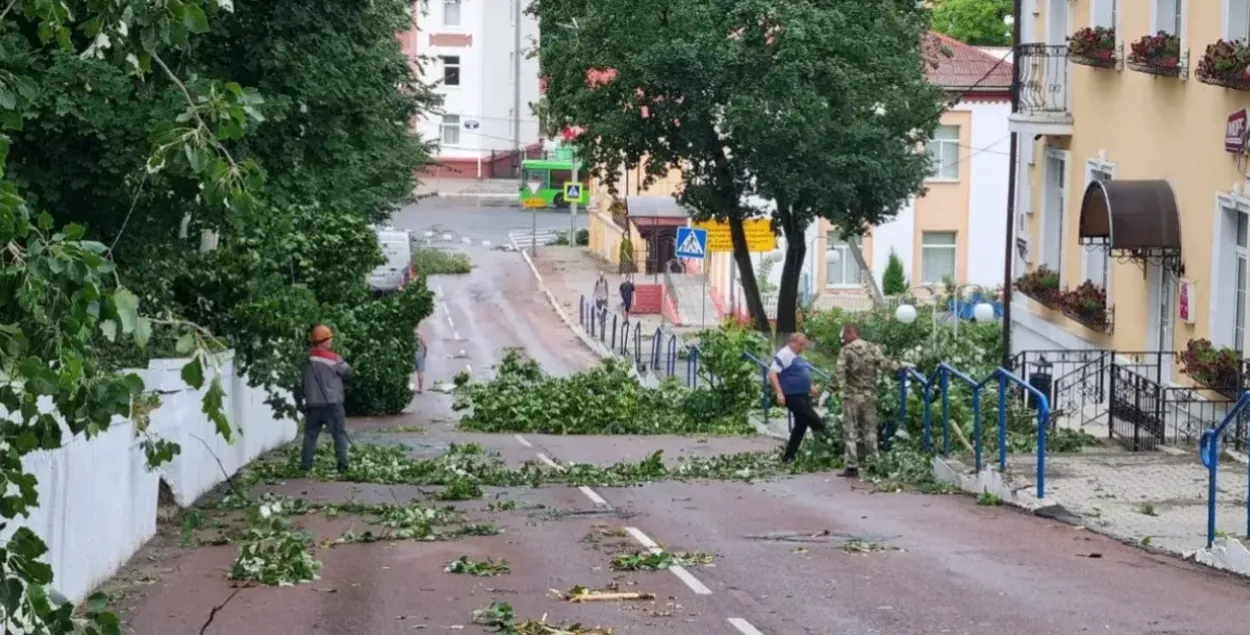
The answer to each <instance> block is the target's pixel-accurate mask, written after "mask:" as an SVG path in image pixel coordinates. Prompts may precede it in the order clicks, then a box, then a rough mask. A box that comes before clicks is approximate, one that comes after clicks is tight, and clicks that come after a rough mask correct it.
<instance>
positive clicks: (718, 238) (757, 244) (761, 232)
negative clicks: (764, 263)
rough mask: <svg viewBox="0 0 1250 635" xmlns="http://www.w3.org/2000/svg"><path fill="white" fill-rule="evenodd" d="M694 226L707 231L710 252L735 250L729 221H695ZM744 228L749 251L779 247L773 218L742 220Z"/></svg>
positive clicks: (761, 250) (767, 250) (765, 250)
mask: <svg viewBox="0 0 1250 635" xmlns="http://www.w3.org/2000/svg"><path fill="white" fill-rule="evenodd" d="M694 226H695V227H697V228H699V229H703V230H706V231H707V251H708V252H709V253H716V252H731V251H733V250H734V245H733V239H732V238H730V237H729V223H726V222H724V221H713V222H704V223H695V225H694ZM742 229H743V230H744V231H745V232H746V235H747V251H751V252H769V251H773V250H775V249H776V248H777V235H776V234H774V233H773V227H772V221H771V220H769V219H767V218H751V219H747V220H745V221H742Z"/></svg>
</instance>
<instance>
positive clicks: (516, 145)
mask: <svg viewBox="0 0 1250 635" xmlns="http://www.w3.org/2000/svg"><path fill="white" fill-rule="evenodd" d="M521 2H522V0H512V160H513V161H514V162H515V163H514V165H516V166H517V167H518V168H519V167H520V165H521ZM514 178H515V177H514Z"/></svg>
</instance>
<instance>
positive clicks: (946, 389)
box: [898, 363, 1050, 498]
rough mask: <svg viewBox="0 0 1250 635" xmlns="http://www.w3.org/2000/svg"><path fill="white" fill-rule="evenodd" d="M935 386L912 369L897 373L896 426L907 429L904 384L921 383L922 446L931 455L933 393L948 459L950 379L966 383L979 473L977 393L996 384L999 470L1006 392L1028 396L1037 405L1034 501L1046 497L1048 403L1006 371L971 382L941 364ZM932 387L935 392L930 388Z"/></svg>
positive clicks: (1003, 465) (1002, 463) (1004, 453)
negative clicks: (938, 400) (1012, 390)
mask: <svg viewBox="0 0 1250 635" xmlns="http://www.w3.org/2000/svg"><path fill="white" fill-rule="evenodd" d="M936 372H937V378H936V379H937V381H936V383H935V382H934V381H933V380H931V379H929V378H927V377H925V376H924V375H922V374H920V373H919V372H917V371H916V370H915V369H912V368H904V369H902V370H900V371H899V375H898V377H899V383H900V387H899V420H898V421H899V425H903V426H906V425H907V383H908V381H909V380H910V379H915V380H917V381H919V382H921V383H922V385H923V386H924V389H923V390H922V392H921V395H922V397H921V402H922V403H923V404H924V408H925V414H924V444H925V449H926V450H929V451H933V435H932V415H931V410H932V403H933V397H934V393H935V392H937V393H939V394H940V395H941V398H942V440H943V448H942V453H943V455H944V456H949V455H950V425H951V421H950V378H951V377H955V378H956V379H959V380H960V381H962V382H964V383H966V384H967V385H968V386H969V387H970V388H971V389H972V394H973V399H972V416H973V425H974V427H975V429H976V430H975V436H976V446H975V449H974V454H975V455H976V459H975V461H976V468H977V471H978V472H979V471H980V470H981V463H982V462H981V449H982V438H981V437H982V435H981V426H980V419H981V399H980V392H981V390H982V389H984V388H985V387H986V386H987V385H989V384H990V382H993V381H995V380H997V381H998V467H999V469H1000V470H1004V469H1006V468H1007V402H1008V400H1009V399H1010V398H1011V395H1010V393H1009V391H1008V389H1009V388H1010V387H1011V386H1012V385H1013V384H1014V385H1015V386H1016V387H1017V388H1019V389H1021V390H1024V391H1026V392H1028V393H1029V394H1030V395H1032V397H1033V398H1034V399H1036V403H1037V497H1038V498H1045V497H1046V428H1047V427H1048V422H1049V421H1050V414H1049V411H1050V400H1049V399H1048V398H1047V396H1046V395H1044V394H1042V392H1041V391H1039V390H1038V389H1037V388H1034V387H1033V386H1030V385H1029V383H1028V382H1026V381H1024V379H1022V378H1020V377H1019V376H1018V375H1016V374H1014V373H1012V372H1011V371H1009V370H1007V369H1006V368H997V369H994V371H993V372H991V373H990V374H989V376H988V377H986V378H985V379H982V380H979V381H978V380H976V379H973V378H971V377H969V376H967V375H965V374H964V373H962V372H960V371H959V370H957V369H955V368H954V367H952V366H950V365H948V364H946V363H942V364H939V365H938V368H937V371H936ZM935 387H936V389H937V390H936V391H935V390H934V388H935Z"/></svg>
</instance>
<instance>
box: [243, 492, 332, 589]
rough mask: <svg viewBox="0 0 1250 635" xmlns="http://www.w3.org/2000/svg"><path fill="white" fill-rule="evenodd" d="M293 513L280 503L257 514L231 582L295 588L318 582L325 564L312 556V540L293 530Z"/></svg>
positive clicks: (270, 504) (268, 504)
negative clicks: (290, 515) (291, 519)
mask: <svg viewBox="0 0 1250 635" xmlns="http://www.w3.org/2000/svg"><path fill="white" fill-rule="evenodd" d="M288 514H289V512H288V511H287V510H285V509H284V507H283V505H282V503H281V502H279V501H273V502H265V503H262V504H261V505H259V506H258V507H257V508H256V509H255V510H254V511H253V515H254V518H253V520H252V523H251V527H249V528H248V530H247V535H246V537H245V538H244V542H243V544H242V545H241V546H240V547H239V556H238V558H236V559H235V561H234V565H233V566H231V567H230V574H229V577H230V579H231V580H239V581H243V582H259V583H260V584H264V585H268V586H292V585H295V584H299V583H300V582H310V581H312V580H316V579H318V577H319V576H318V575H317V573H318V572H319V571H320V570H321V563H320V562H319V561H317V560H316V559H315V558H313V556H312V550H311V547H312V538H311V537H310V536H309V535H308V534H306V533H303V532H298V531H295V530H293V529H292V527H291V521H290V519H289V518H288Z"/></svg>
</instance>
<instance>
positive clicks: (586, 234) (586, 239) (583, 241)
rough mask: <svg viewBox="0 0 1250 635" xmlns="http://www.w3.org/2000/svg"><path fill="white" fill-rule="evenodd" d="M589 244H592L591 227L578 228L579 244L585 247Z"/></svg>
mask: <svg viewBox="0 0 1250 635" xmlns="http://www.w3.org/2000/svg"><path fill="white" fill-rule="evenodd" d="M589 244H590V230H589V229H579V230H577V246H578V247H585V246H587V245H589Z"/></svg>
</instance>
